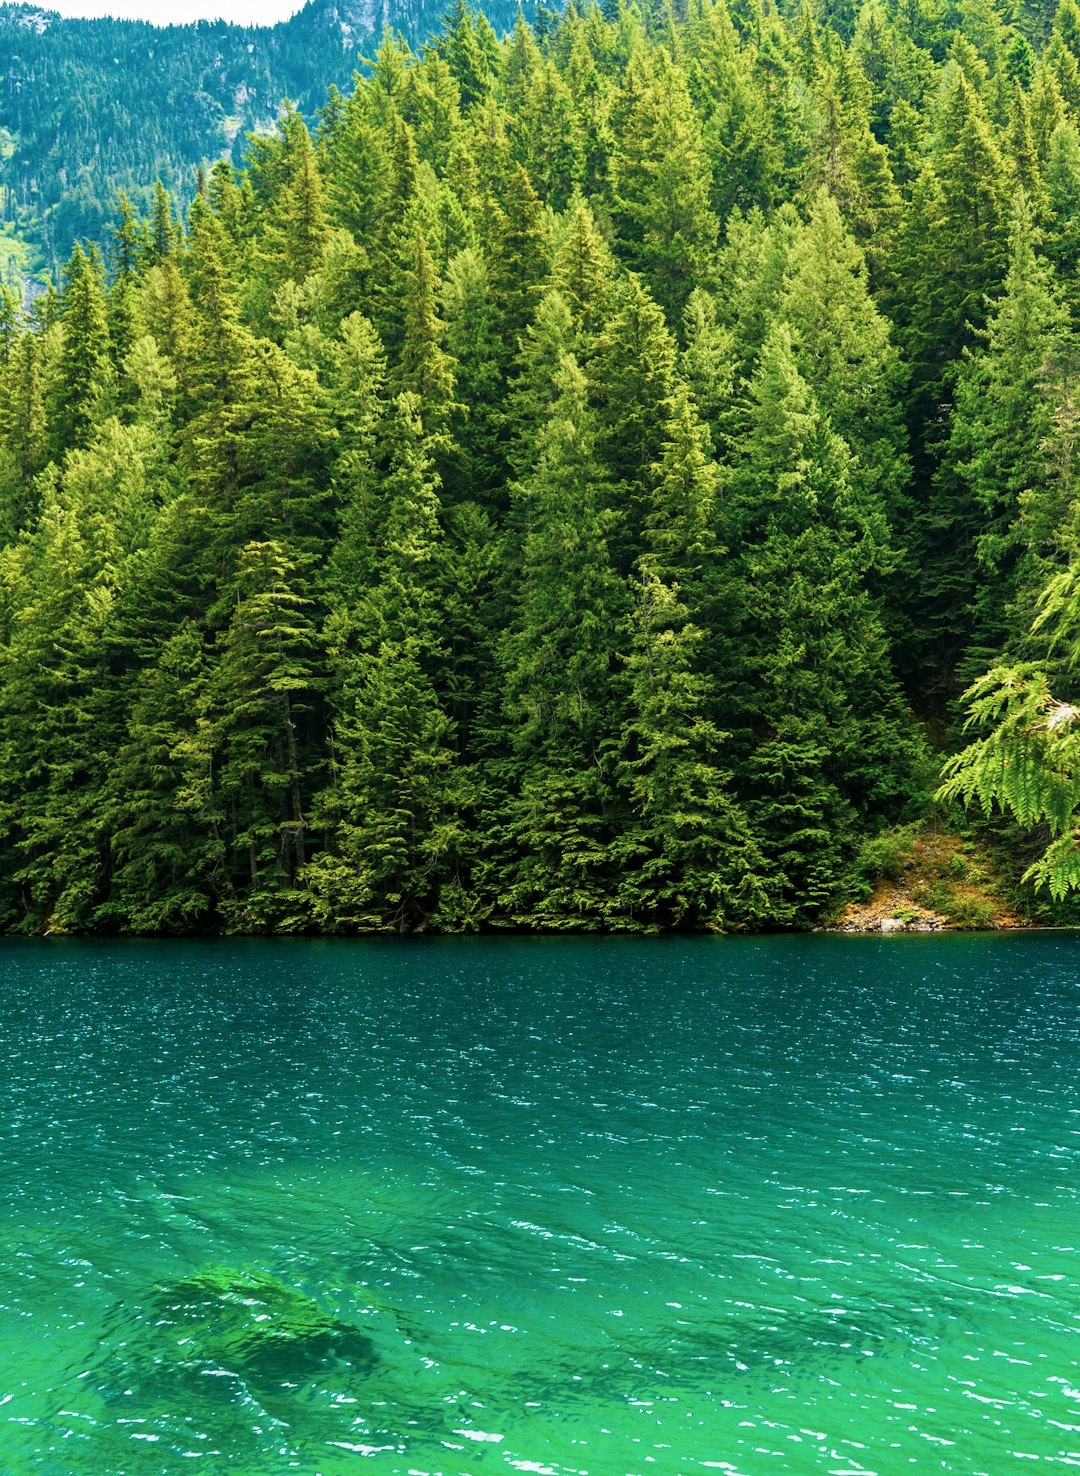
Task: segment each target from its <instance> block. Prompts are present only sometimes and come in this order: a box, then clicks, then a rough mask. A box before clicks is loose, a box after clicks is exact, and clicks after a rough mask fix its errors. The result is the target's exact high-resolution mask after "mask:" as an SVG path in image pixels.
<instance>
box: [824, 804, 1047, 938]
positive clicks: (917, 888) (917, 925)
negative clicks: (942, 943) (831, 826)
mask: <svg viewBox="0 0 1080 1476" xmlns="http://www.w3.org/2000/svg"><path fill="white" fill-rule="evenodd" d="M887 840H889V841H891V842H893V843H894V844H892V845H889V844H886V845H885V846H884V847H883V848H882V849H883V851H885V852H890V853H891V854H889V855H888V857H887V866H886V873H885V874H884V875H882V876H881V877H879V878H878V880H877V882H876V883H875V885H874V890H873V892H872V893H871V895H870V896H869V897H868V898H867V899H866V900H865V901H861V902H849V903H848V904H847V905H846V906H845V908H844V909H843V911H842V912H841V913H840V916H839V917H838V918H837V919H836V921H835V922H833V923H832V924H831V925H830V929H829V931H831V932H839V933H881V932H886V933H888V932H908V933H934V932H943V931H957V930H960V929H975V928H1023V927H1028V926H1030V923H1029V921H1028V919H1027V918H1024V917H1022V916H1021V915H1020V914H1019V913H1018V912H1016V911H1015V909H1014V908H1013V907H1011V906H1010V905H1009V903H1008V901H1006V899H1005V897H1004V896H1003V886H1002V880H1001V877H1000V876H999V874H998V873H997V871H996V870H995V868H994V866H993V864H992V862H991V861H990V860H989V859H988V858H987V856H986V855H985V853H982V852H980V851H979V849H978V848H977V847H975V846H974V845H972V844H971V843H970V842H969V841H966V840H965V839H964V838H963V837H962V836H959V835H954V834H952V833H950V832H948V831H942V830H940V829H939V828H938V827H937V826H936V825H934V824H931V823H929V822H928V823H927V824H925V825H923V826H921V827H920V826H907V827H905V828H904V829H902V830H898V831H896V832H893V834H892V836H891V837H889V838H887Z"/></svg>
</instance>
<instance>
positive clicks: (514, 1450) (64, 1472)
mask: <svg viewBox="0 0 1080 1476" xmlns="http://www.w3.org/2000/svg"><path fill="white" fill-rule="evenodd" d="M0 1005H2V1009H0V1131H2V1147H3V1154H2V1159H0V1471H2V1472H3V1476H22V1473H29V1472H35V1473H37V1472H49V1473H57V1476H81V1473H87V1476H106V1473H124V1476H164V1473H173V1472H192V1471H198V1470H200V1469H202V1470H205V1471H207V1472H208V1473H215V1476H216V1473H218V1472H225V1471H230V1472H233V1471H235V1472H238V1473H241V1476H264V1473H278V1472H287V1471H298V1472H303V1473H322V1476H338V1473H343V1472H350V1473H357V1472H358V1471H360V1470H368V1469H370V1470H371V1471H372V1472H375V1473H384V1472H385V1473H390V1472H401V1473H444V1476H445V1473H461V1472H467V1473H470V1476H471V1473H477V1476H489V1473H495V1472H503V1471H526V1472H533V1473H548V1472H550V1473H588V1476H609V1473H610V1476H618V1473H635V1476H640V1473H643V1472H646V1471H648V1470H655V1471H657V1472H663V1473H666V1476H681V1473H688V1472H695V1471H699V1470H700V1471H706V1470H708V1471H720V1472H727V1473H744V1476H758V1473H768V1476H772V1473H774V1472H798V1473H816V1472H823V1473H824V1472H829V1473H837V1476H839V1473H860V1476H862V1473H867V1472H876V1473H879V1476H895V1473H898V1472H901V1471H905V1470H909V1469H911V1470H914V1471H917V1472H920V1473H923V1472H936V1471H950V1472H957V1473H963V1476H975V1473H987V1476H1001V1473H1002V1472H1008V1471H1012V1470H1013V1469H1015V1470H1017V1471H1020V1470H1025V1471H1026V1470H1030V1469H1031V1468H1032V1466H1036V1467H1037V1466H1038V1465H1040V1464H1042V1465H1045V1466H1058V1467H1069V1466H1080V1367H1078V1365H1080V1338H1078V1333H1080V1299H1078V1280H1080V1254H1078V1247H1080V1202H1078V1201H1080V1174H1078V1171H1077V1170H1078V1150H1080V1136H1078V1134H1080V1069H1078V1068H1080V938H1078V937H1077V936H1075V935H1072V934H1067V933H1042V934H1038V933H1036V934H1019V935H954V936H937V937H935V936H925V937H905V938H846V937H845V938H841V937H829V936H809V937H765V938H763V937H758V938H734V939H727V938H666V939H657V940H647V941H643V940H633V939H546V938H538V939H525V938H495V939H486V938H485V939H475V940H467V939H444V940H440V939H419V940H410V941H407V942H404V943H403V942H397V941H385V942H383V941H370V942H369V941H306V940H304V941H301V940H296V941H284V942H277V941H267V940H249V941H182V942H181V941H178V942H160V943H150V942H141V941H119V942H114V941H90V942H76V941H66V940H55V941H53V940H47V941H36V942H21V941H4V942H0Z"/></svg>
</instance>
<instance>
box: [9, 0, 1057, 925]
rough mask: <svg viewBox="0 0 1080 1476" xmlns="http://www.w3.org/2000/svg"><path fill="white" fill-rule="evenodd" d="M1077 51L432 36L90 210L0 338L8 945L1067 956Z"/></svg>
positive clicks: (550, 31) (646, 27) (638, 21)
mask: <svg viewBox="0 0 1080 1476" xmlns="http://www.w3.org/2000/svg"><path fill="white" fill-rule="evenodd" d="M1078 57H1080V10H1078V9H1077V7H1076V5H1075V4H1074V3H1073V0H1062V4H1061V5H1059V6H1058V8H1057V11H1056V13H1055V14H1054V15H1052V16H1051V15H1049V14H1044V13H1043V12H1041V11H1039V12H1036V11H1035V10H1034V9H1030V10H1026V11H1025V12H1024V13H1023V15H1022V16H1021V17H1020V19H1019V21H1018V22H1017V23H1015V24H1014V23H1012V22H1007V21H1006V20H1005V18H1004V17H1003V15H1002V14H1001V13H1000V12H999V11H998V10H996V9H995V8H994V6H993V5H992V4H984V3H980V4H977V5H976V4H973V5H971V6H967V7H966V8H965V7H963V6H962V7H961V9H960V12H959V14H958V15H957V16H956V17H950V16H944V15H941V14H938V13H937V12H936V11H934V10H933V9H932V8H930V7H929V6H920V5H915V6H905V7H902V8H900V9H898V8H896V7H890V6H887V5H867V6H864V8H863V9H862V10H861V11H860V12H859V14H858V15H857V16H856V15H854V14H851V15H844V14H840V13H837V14H833V13H831V12H830V13H829V14H828V15H827V16H822V15H817V14H815V13H814V12H813V11H812V10H811V9H810V8H809V7H808V6H804V7H803V8H802V9H801V10H800V11H799V12H798V13H797V14H791V15H788V14H784V13H781V12H779V11H776V10H775V9H774V8H773V7H771V6H767V7H761V6H757V5H750V4H747V5H741V4H740V5H733V6H731V7H730V8H729V7H728V6H726V5H725V4H723V3H721V4H715V5H713V4H704V5H701V6H695V7H694V8H693V9H692V10H691V11H690V12H689V13H687V14H684V15H677V14H675V13H673V12H672V11H671V10H670V9H669V8H667V7H664V8H663V9H659V8H658V9H657V10H656V11H655V12H653V11H652V10H647V11H642V10H641V9H639V8H638V7H637V6H629V7H627V6H614V5H609V6H606V7H605V8H604V9H603V10H601V9H600V8H598V7H597V6H591V7H589V8H587V9H583V10H579V9H577V8H575V7H571V8H570V9H569V10H567V12H566V13H565V14H564V15H563V16H562V17H561V18H560V19H558V21H557V22H555V23H552V24H549V25H545V27H544V28H543V33H542V34H538V33H536V32H534V31H533V30H531V29H530V28H529V27H528V26H526V25H525V24H524V23H520V22H519V24H518V25H517V26H516V27H515V28H514V30H513V32H512V33H511V34H510V35H509V36H508V37H507V38H506V39H505V40H504V41H499V40H498V39H497V38H496V35H495V33H494V31H493V30H492V28H491V26H490V25H488V24H487V23H486V22H485V21H483V19H482V18H481V17H479V16H478V15H477V14H476V13H474V12H472V11H470V10H469V9H468V8H467V7H465V6H464V5H460V6H458V7H457V8H456V9H455V10H454V12H453V13H452V15H451V17H450V22H449V24H448V27H447V29H446V31H445V32H444V34H443V35H442V37H441V38H439V39H438V40H437V41H436V42H435V43H434V44H433V45H431V46H429V47H427V48H425V49H424V50H423V51H422V53H421V54H420V55H419V56H416V55H414V54H412V53H411V52H410V51H409V50H408V48H407V47H405V46H404V45H403V44H402V43H400V42H395V41H393V40H391V39H388V40H387V41H386V42H385V43H384V45H383V46H382V48H381V49H380V51H379V54H378V56H377V58H376V61H375V65H374V66H373V68H372V69H371V73H370V75H369V76H367V77H366V78H359V77H358V78H357V79H356V85H355V89H354V91H353V92H352V94H351V95H349V96H345V95H343V94H341V93H340V92H338V91H337V90H336V89H332V90H331V92H330V94H329V97H328V100H327V103H326V105H325V107H324V108H323V109H322V111H321V113H320V115H319V118H318V124H317V127H316V128H315V129H314V131H311V130H309V128H308V126H307V124H306V123H305V120H304V119H303V118H302V117H301V115H300V114H299V113H298V112H297V111H295V110H294V109H292V108H286V109H285V111H284V113H283V115H282V118H281V121H280V125H279V128H278V132H277V134H276V136H274V137H271V138H253V139H252V140H251V142H250V147H249V152H248V156H247V163H246V167H245V168H244V169H242V170H237V169H235V168H234V167H232V166H231V165H229V164H227V163H219V164H217V165H215V166H214V168H213V169H212V170H211V171H210V172H209V173H208V174H205V175H204V176H202V177H201V178H200V180H199V183H198V189H197V192H196V194H195V198H194V202H193V204H192V205H191V207H190V209H189V210H188V211H187V213H186V217H185V218H184V219H180V218H179V216H178V215H177V212H176V211H175V209H174V206H173V202H172V200H171V199H170V197H169V195H168V193H167V191H166V190H165V189H164V188H162V187H160V186H159V187H158V188H157V190H156V192H155V194H154V197H153V201H152V205H151V207H150V209H149V211H148V212H147V213H146V214H145V215H143V214H140V213H139V212H137V211H136V210H135V209H134V208H133V207H132V206H131V205H130V203H129V202H128V201H126V200H125V199H121V201H120V204H119V208H118V218H117V224H116V228H115V232H114V239H113V242H112V246H111V250H110V252H109V260H108V262H107V263H104V262H102V260H101V259H100V254H99V253H98V252H97V251H96V250H95V249H94V248H93V247H90V248H87V249H84V248H82V247H76V249H75V251H74V252H73V254H72V257H71V259H70V261H69V263H68V265H67V268H66V269H65V272H64V275H63V282H62V285H61V287H60V289H59V290H56V291H54V290H50V291H48V292H46V293H45V294H44V295H43V296H42V297H41V298H39V299H38V300H37V301H36V302H35V303H34V305H33V308H32V310H31V311H30V312H29V314H23V313H22V312H21V310H20V308H19V305H18V303H17V301H16V299H15V298H14V297H12V296H10V295H5V297H4V299H3V303H2V314H0V319H2V321H0V537H2V539H3V545H4V546H3V548H2V550H0V642H2V645H3V670H2V676H0V684H2V689H3V690H2V699H0V926H2V927H3V928H4V929H6V930H7V931H22V932H30V933H39V932H94V931H101V932H136V933H169V932H183V931H199V932H205V931H216V930H223V931H240V932H244V931H252V932H258V931H266V932H307V931H327V932H371V931H397V932H411V931H416V930H428V929H430V930H442V931H467V930H476V929H485V928H528V929H538V930H560V929H581V930H596V929H612V930H646V931H657V930H663V929H672V928H690V929H693V928H698V929H719V930H737V929H753V928H765V927H770V928H772V927H810V926H817V925H821V924H822V923H825V922H827V921H829V920H830V919H833V918H835V917H836V916H837V915H838V914H839V913H840V912H841V909H842V908H843V907H844V905H845V904H846V903H848V902H850V901H852V900H853V899H857V898H858V897H859V895H860V894H861V895H863V896H864V897H865V896H866V895H867V894H868V893H871V892H872V891H873V888H874V886H875V884H876V883H877V882H878V879H879V878H881V877H885V878H886V879H887V878H888V876H889V874H890V870H892V871H896V870H897V868H899V876H900V879H901V881H903V878H904V875H905V873H907V872H909V871H912V870H915V869H916V862H917V860H918V865H920V866H922V872H923V873H925V874H924V875H923V880H922V881H919V882H917V883H915V884H913V885H909V886H908V892H910V899H909V900H903V899H902V900H901V901H900V902H899V903H897V904H896V905H897V906H898V907H901V908H907V909H908V910H910V909H911V908H912V907H914V908H915V909H916V910H917V911H921V910H925V911H926V912H927V913H933V914H935V915H937V916H941V917H943V918H945V919H946V920H948V921H949V922H951V923H952V924H953V925H957V926H979V925H983V924H986V923H990V922H993V921H994V920H995V917H996V916H998V914H997V913H994V911H993V909H994V908H1000V909H1006V910H1011V911H1012V912H1013V913H1015V914H1016V915H1018V916H1024V917H1027V918H1030V919H1031V920H1033V921H1051V922H1055V921H1070V920H1072V918H1073V916H1074V907H1073V904H1072V903H1071V901H1070V893H1071V890H1072V888H1073V886H1074V885H1075V882H1076V881H1077V879H1078V878H1080V861H1078V859H1077V857H1078V854H1080V853H1078V850H1077V847H1076V843H1075V839H1074V835H1075V830H1076V825H1075V814H1076V809H1077V806H1078V804H1080V787H1078V784H1077V780H1076V778H1075V777H1074V776H1075V775H1076V773H1077V763H1076V759H1075V756H1074V754H1073V748H1074V747H1075V746H1076V744H1077V743H1078V742H1080V738H1078V736H1077V730H1078V728H1080V724H1078V723H1077V721H1076V720H1077V719H1078V718H1080V710H1078V709H1077V708H1075V707H1073V706H1072V705H1071V704H1070V703H1069V702H1068V701H1067V700H1066V699H1067V696H1068V693H1069V691H1070V689H1071V687H1072V686H1073V685H1074V683H1075V667H1076V663H1077V659H1078V656H1080V644H1078V640H1080V637H1078V629H1080V593H1078V569H1080V565H1078V563H1077V537H1078V530H1077V523H1076V498H1075V493H1074V475H1075V461H1076V455H1077V448H1076V433H1075V428H1076V415H1075V409H1074V405H1073V398H1072V397H1073V393H1074V391H1073V379H1074V374H1073V367H1074V361H1075V358H1076V335H1075V322H1074V315H1075V309H1076V306H1077V300H1078V294H1080V275H1078V267H1080V135H1078V132H1077V126H1076V120H1077V119H1078V118H1080V61H1078V60H1077V58H1078ZM965 694H966V695H965ZM965 722H966V723H967V724H968V725H969V730H968V732H967V733H966V734H965V732H964V725H965ZM943 762H944V766H945V767H944V770H943V769H942V764H943ZM943 774H944V781H945V782H944V784H943V783H942V777H943ZM971 802H975V804H974V808H973V809H970V810H969V809H967V808H965V806H966V805H970V804H971ZM984 811H985V812H986V813H987V814H989V815H991V817H992V818H990V819H982V818H980V816H981V815H982V814H983V812H984ZM927 834H933V835H934V836H939V835H942V834H943V835H947V836H948V837H950V839H949V841H948V843H947V844H946V843H945V842H942V843H941V844H937V842H935V846H934V848H933V858H934V859H933V860H932V862H931V860H930V859H929V858H930V856H931V851H930V849H929V848H928V846H927V844H926V840H925V837H926V835H927ZM909 863H910V864H909ZM927 868H929V869H927ZM906 895H907V894H906V893H905V896H906ZM991 895H992V897H993V898H994V899H996V900H994V901H992V902H989V901H987V900H986V899H987V897H989V896H991ZM980 898H981V899H982V900H981V901H980ZM987 907H990V908H991V912H990V913H987V912H986V908H987ZM980 908H982V909H983V910H982V911H980ZM897 920H898V921H899V922H901V923H904V922H905V919H904V917H903V916H900V917H899V918H898V919H897ZM908 921H910V919H909V920H908Z"/></svg>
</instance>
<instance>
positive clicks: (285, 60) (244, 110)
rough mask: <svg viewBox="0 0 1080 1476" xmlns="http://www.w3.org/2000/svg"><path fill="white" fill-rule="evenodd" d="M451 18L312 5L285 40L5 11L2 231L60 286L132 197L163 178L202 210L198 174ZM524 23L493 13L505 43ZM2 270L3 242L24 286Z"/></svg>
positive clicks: (0, 117)
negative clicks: (384, 42)
mask: <svg viewBox="0 0 1080 1476" xmlns="http://www.w3.org/2000/svg"><path fill="white" fill-rule="evenodd" d="M441 8H442V7H441V5H440V4H439V3H438V0H412V3H409V0H352V3H346V4H334V3H332V0H312V3H311V4H309V5H307V6H305V7H304V9H303V10H301V11H300V12H298V14H296V15H295V16H293V17H292V18H291V19H290V20H288V21H286V22H283V23H281V24H279V25H276V26H273V27H250V26H236V25H228V24H226V23H224V22H198V23H195V24H192V25H185V26H168V27H158V26H152V25H149V24H146V23H144V22H139V21H118V20H69V19H65V18H63V17H61V16H59V15H57V14H55V12H52V11H49V10H44V9H42V8H40V7H35V6H29V5H5V6H0V130H3V131H2V132H0V221H2V223H3V225H4V226H5V227H6V228H7V229H8V231H9V232H10V231H14V232H16V233H17V234H19V235H21V236H23V237H24V238H26V239H29V240H30V241H32V242H33V243H34V244H36V245H37V246H38V247H39V248H40V250H41V254H42V261H41V263H40V264H41V265H43V266H45V267H46V268H48V269H49V270H51V271H52V272H53V273H54V274H55V272H56V270H57V268H58V266H59V264H60V263H62V262H63V260H64V259H65V258H66V257H67V255H68V253H69V251H70V249H71V246H72V243H73V242H74V241H75V240H76V239H78V238H80V237H86V238H88V239H90V240H104V239H106V238H107V235H108V232H109V229H110V223H111V220H112V218H113V215H114V210H115V204H116V192H117V190H118V189H121V188H123V189H126V190H128V191H129V193H131V194H132V195H133V197H134V198H135V199H136V202H137V203H143V202H145V201H146V200H148V197H149V191H150V188H151V187H152V185H153V182H154V180H155V178H157V177H158V176H160V177H161V178H162V180H163V181H164V182H165V184H166V185H167V186H168V187H169V188H170V189H171V190H173V191H175V192H176V193H177V194H178V195H180V196H189V195H190V193H191V188H192V184H193V181H194V175H195V169H196V166H197V165H198V164H199V163H200V162H202V161H209V160H213V159H217V158H222V157H225V158H229V157H234V156H236V157H238V156H239V155H240V154H241V153H242V152H243V149H244V146H245V138H246V135H247V133H248V132H257V131H265V130H266V129H268V128H269V127H270V125H271V123H272V121H273V119H274V118H275V116H276V115H277V113H278V110H279V108H280V104H281V101H282V99H283V98H285V97H289V98H292V99H293V100H294V101H295V102H296V103H297V104H298V105H299V106H300V107H301V108H302V109H303V110H304V111H305V112H307V113H308V114H311V113H313V112H314V111H315V109H317V108H318V106H319V105H320V103H321V102H322V101H323V99H324V98H325V95H326V90H327V88H328V87H329V85H330V84H331V83H336V84H338V85H340V86H344V85H346V84H347V83H349V81H350V79H351V76H352V73H353V71H354V70H355V68H356V67H357V66H359V65H362V59H363V57H364V56H370V55H371V53H372V51H373V50H374V48H375V47H376V46H377V45H378V38H379V36H380V35H381V33H382V31H383V29H384V28H386V27H389V28H390V29H392V30H395V31H400V32H401V33H402V34H403V35H404V36H405V38H406V40H407V41H409V42H410V44H412V45H413V46H420V45H422V44H423V43H424V42H425V41H426V40H427V38H428V37H429V36H430V35H431V34H432V33H433V32H434V31H435V29H436V28H437V25H438V16H439V13H440V11H441ZM529 8H531V9H533V10H534V11H535V5H533V6H531V7H529ZM516 11H517V7H516V5H513V4H510V3H507V0H499V3H497V4H495V5H493V6H490V7H488V14H489V15H490V18H491V20H492V22H493V24H495V26H496V28H497V29H505V28H506V27H507V26H509V25H510V24H512V21H513V16H514V15H515V14H516ZM5 155H6V157H2V156H5ZM2 256H3V247H2V240H0V269H2V270H3V271H4V274H5V275H6V276H7V277H9V278H11V277H14V276H16V275H18V274H19V273H20V272H21V270H22V268H23V265H24V263H23V262H22V261H21V260H19V259H17V258H16V257H13V256H11V255H10V253H9V260H8V262H7V264H6V266H5V265H4V263H3V260H2Z"/></svg>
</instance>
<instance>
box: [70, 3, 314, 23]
mask: <svg viewBox="0 0 1080 1476" xmlns="http://www.w3.org/2000/svg"><path fill="white" fill-rule="evenodd" d="M302 4H303V0H42V8H43V9H46V10H56V11H59V13H60V14H61V15H75V16H81V17H83V18H86V17H88V16H95V15H116V16H122V17H123V18H124V19H125V20H147V21H153V22H154V24H155V25H159V26H168V25H173V24H179V23H180V22H181V21H192V20H218V19H222V18H223V19H225V20H230V21H236V22H237V24H238V25H245V26H252V25H259V26H272V25H273V24H274V22H275V21H279V20H286V19H287V18H288V17H289V16H290V15H292V14H293V12H294V11H297V10H299V9H300V7H301V5H302Z"/></svg>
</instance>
